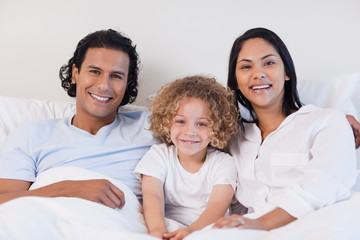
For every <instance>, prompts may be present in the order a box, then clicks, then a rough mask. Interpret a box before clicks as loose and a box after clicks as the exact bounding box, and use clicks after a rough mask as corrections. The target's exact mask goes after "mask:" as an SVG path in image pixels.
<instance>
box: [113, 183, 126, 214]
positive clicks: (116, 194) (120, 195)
mask: <svg viewBox="0 0 360 240" xmlns="http://www.w3.org/2000/svg"><path fill="white" fill-rule="evenodd" d="M110 189H111V192H112V193H113V194H111V197H110V199H111V200H112V201H113V202H114V203H115V205H116V207H117V208H120V209H121V208H123V207H124V205H125V195H124V192H123V191H121V190H120V189H119V188H118V187H116V186H115V185H113V184H111V188H110Z"/></svg>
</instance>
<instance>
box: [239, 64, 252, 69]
mask: <svg viewBox="0 0 360 240" xmlns="http://www.w3.org/2000/svg"><path fill="white" fill-rule="evenodd" d="M250 68H251V67H250V66H249V65H244V66H241V67H240V69H250Z"/></svg>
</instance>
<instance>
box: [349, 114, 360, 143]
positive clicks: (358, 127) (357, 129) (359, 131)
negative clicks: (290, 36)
mask: <svg viewBox="0 0 360 240" xmlns="http://www.w3.org/2000/svg"><path fill="white" fill-rule="evenodd" d="M346 119H347V120H348V121H349V123H350V126H351V128H352V130H353V133H354V138H355V147H356V148H358V147H359V146H360V123H359V122H358V121H357V120H356V119H355V118H354V116H352V115H346Z"/></svg>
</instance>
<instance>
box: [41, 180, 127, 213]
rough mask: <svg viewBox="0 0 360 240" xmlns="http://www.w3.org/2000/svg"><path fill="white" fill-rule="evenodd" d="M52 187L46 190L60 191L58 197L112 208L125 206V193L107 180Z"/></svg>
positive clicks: (83, 181) (75, 182)
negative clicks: (79, 199) (91, 202)
mask: <svg viewBox="0 0 360 240" xmlns="http://www.w3.org/2000/svg"><path fill="white" fill-rule="evenodd" d="M51 185H53V186H51ZM51 185H49V186H46V187H44V188H47V187H51V188H54V189H52V191H58V192H57V193H56V192H55V194H56V195H57V196H59V195H60V196H65V197H77V198H83V199H86V200H89V201H93V202H97V203H101V204H104V205H105V206H108V207H111V208H122V207H123V206H124V204H125V197H124V193H123V192H122V191H121V190H120V189H119V188H117V187H116V186H115V185H114V184H112V183H111V182H110V181H108V180H105V179H94V180H82V181H62V182H58V183H54V184H51Z"/></svg>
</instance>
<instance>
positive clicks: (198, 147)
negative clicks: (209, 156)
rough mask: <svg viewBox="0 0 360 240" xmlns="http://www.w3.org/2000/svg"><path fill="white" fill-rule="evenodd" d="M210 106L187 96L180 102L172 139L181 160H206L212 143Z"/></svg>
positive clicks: (171, 131) (171, 130)
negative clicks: (209, 116) (207, 151)
mask: <svg viewBox="0 0 360 240" xmlns="http://www.w3.org/2000/svg"><path fill="white" fill-rule="evenodd" d="M208 114H209V108H208V106H207V105H206V103H204V102H203V101H202V100H200V99H197V98H186V99H184V100H183V101H182V102H181V103H180V104H179V108H178V110H177V112H176V115H175V117H174V121H173V123H172V125H171V129H170V136H171V141H172V142H173V144H174V145H175V146H176V147H177V152H178V157H179V160H180V161H182V160H184V159H194V160H197V161H204V160H205V156H206V150H207V146H208V144H209V143H210V133H209V127H208V126H209V123H210V122H209V120H208Z"/></svg>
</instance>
